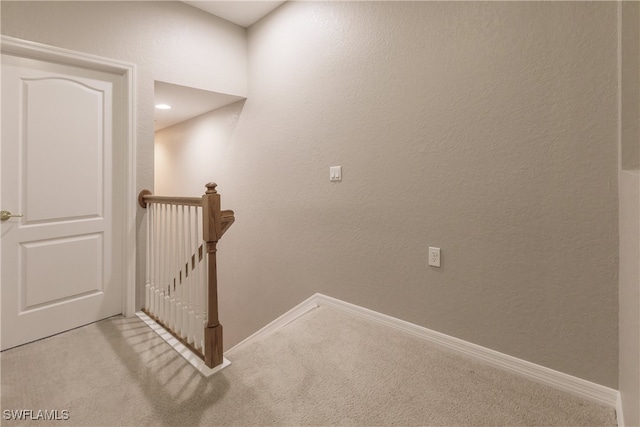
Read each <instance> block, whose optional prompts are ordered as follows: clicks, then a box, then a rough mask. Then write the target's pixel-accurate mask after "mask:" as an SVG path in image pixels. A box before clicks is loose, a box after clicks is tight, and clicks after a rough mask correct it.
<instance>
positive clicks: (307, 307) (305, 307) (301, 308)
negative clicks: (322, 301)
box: [227, 294, 320, 353]
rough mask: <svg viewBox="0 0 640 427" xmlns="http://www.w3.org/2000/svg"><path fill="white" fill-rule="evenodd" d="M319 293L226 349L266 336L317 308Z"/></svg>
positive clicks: (233, 348) (238, 346)
mask: <svg viewBox="0 0 640 427" xmlns="http://www.w3.org/2000/svg"><path fill="white" fill-rule="evenodd" d="M318 295H320V294H315V295H313V296H312V297H310V298H308V299H306V300H304V301H303V302H301V303H300V304H298V305H297V306H295V307H293V308H292V309H291V310H289V311H287V312H286V313H284V314H283V315H282V316H280V317H278V318H277V319H276V320H274V321H273V322H271V323H269V324H268V325H267V326H265V327H263V328H261V329H260V330H258V331H257V332H255V333H253V334H252V335H250V336H249V337H247V338H245V339H244V340H242V341H240V342H239V343H238V344H236V345H234V346H233V347H232V348H230V349H229V350H227V353H228V352H231V351H233V350H236V349H238V348H240V347H243V346H245V345H246V344H248V343H249V342H251V341H253V340H254V339H256V338H258V337H261V336H266V335H269V334H271V333H273V332H275V331H277V330H278V329H280V328H282V327H283V326H285V325H287V324H289V323H291V322H293V321H294V320H296V319H297V318H298V317H300V316H302V315H303V314H305V313H307V312H309V311H311V310H313V309H315V308H318V303H317V296H318Z"/></svg>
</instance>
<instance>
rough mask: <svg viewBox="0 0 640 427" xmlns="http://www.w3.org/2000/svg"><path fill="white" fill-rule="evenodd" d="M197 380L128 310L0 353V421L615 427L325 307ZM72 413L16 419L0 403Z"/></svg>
mask: <svg viewBox="0 0 640 427" xmlns="http://www.w3.org/2000/svg"><path fill="white" fill-rule="evenodd" d="M226 357H227V358H228V359H229V360H230V361H231V363H232V365H231V366H230V367H228V368H226V369H225V370H223V371H222V372H220V373H218V374H216V375H214V376H213V377H210V378H208V379H207V378H204V377H202V376H201V375H200V374H199V373H197V372H195V371H194V369H193V368H192V367H191V365H189V364H188V363H187V362H186V361H184V359H182V358H181V357H180V356H179V355H178V354H177V353H176V352H175V351H174V350H173V349H172V348H170V347H169V346H168V345H167V344H166V343H165V342H164V341H162V340H161V339H160V338H159V337H158V336H157V335H156V334H155V333H153V332H152V331H151V330H150V329H149V328H148V327H147V326H145V325H144V324H143V323H142V322H141V321H140V320H138V319H137V318H122V317H115V318H111V319H107V320H104V321H101V322H97V323H94V324H92V325H89V326H85V327H82V328H79V329H75V330H73V331H70V332H66V333H64V334H60V335H57V336H54V337H51V338H47V339H44V340H41V341H37V342H35V343H32V344H28V345H25V346H21V347H17V348H15V349H11V350H7V351H5V352H3V353H1V354H0V369H1V374H2V377H1V381H0V382H1V387H2V388H1V392H0V406H1V408H2V410H3V411H2V414H3V419H2V425H20V426H26V425H37V426H44V425H56V426H66V425H76V426H98V425H102V426H124V425H132V426H134V425H135V426H143V425H148V426H190V425H201V426H216V425H237V426H251V425H264V426H271V425H278V426H280V425H283V426H292V425H361V426H364V425H366V426H374V425H403V426H413V425H427V426H431V425H433V426H517V425H530V426H565V425H566V426H613V425H616V420H615V411H614V410H612V409H611V408H606V407H602V406H599V405H596V404H593V403H591V402H589V401H586V400H582V399H579V398H576V397H573V396H571V395H568V394H565V393H562V392H559V391H556V390H554V389H551V388H550V387H547V386H543V385H539V384H536V383H533V382H531V381H529V380H527V379H524V378H521V377H519V376H516V375H512V374H509V373H506V372H503V371H500V370H498V369H495V368H492V367H488V366H484V365H482V364H479V363H476V362H474V361H472V360H469V359H467V358H464V357H461V356H459V355H457V354H455V353H453V352H450V351H448V350H445V349H441V348H438V347H436V346H434V345H432V344H429V343H427V342H424V341H423V340H420V339H418V338H416V337H413V336H410V335H407V334H404V333H403V332H399V331H397V330H394V329H391V328H389V327H386V326H383V325H380V324H376V323H372V322H370V321H367V320H365V319H362V318H359V317H355V316H352V315H350V314H346V313H343V312H341V311H337V310H334V309H331V308H328V307H320V308H318V309H315V310H313V311H311V312H309V313H307V314H305V315H304V316H302V317H301V318H299V319H297V320H296V321H294V322H292V323H290V324H288V325H287V326H285V327H283V328H281V329H280V330H278V331H277V332H275V333H274V334H272V335H270V336H268V337H263V338H260V339H257V340H255V341H253V342H251V343H249V344H247V345H244V346H242V347H240V348H238V349H235V350H233V351H230V352H227V353H226ZM19 409H32V410H34V411H37V410H58V411H63V410H66V411H69V412H68V413H69V419H68V420H66V421H51V422H45V421H13V420H6V419H5V412H4V411H5V410H19Z"/></svg>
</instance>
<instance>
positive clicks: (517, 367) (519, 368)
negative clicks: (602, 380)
mask: <svg viewBox="0 0 640 427" xmlns="http://www.w3.org/2000/svg"><path fill="white" fill-rule="evenodd" d="M320 306H327V307H332V308H335V309H338V310H342V311H344V312H348V313H351V314H353V315H356V316H361V317H364V318H366V319H369V320H371V321H374V322H377V323H381V324H384V325H387V326H390V327H392V328H395V329H398V330H401V331H404V332H407V333H409V334H412V335H414V336H417V337H420V338H422V339H425V340H427V341H429V342H432V343H435V344H438V345H441V346H444V347H446V348H449V349H451V350H453V351H456V352H457V353H461V354H464V355H466V356H468V357H471V358H473V359H475V360H478V361H480V362H482V363H485V364H488V365H491V366H494V367H497V368H499V369H503V370H506V371H509V372H513V373H516V374H518V375H522V376H524V377H527V378H529V379H531V380H533V381H535V382H538V383H541V384H545V385H548V386H550V387H553V388H555V389H557V390H561V391H564V392H567V393H570V394H572V395H574V396H578V397H582V398H585V399H588V400H590V401H592V402H595V403H599V404H601V405H604V406H608V407H610V408H615V409H616V411H617V412H618V413H619V415H618V417H619V418H618V419H619V420H621V419H622V408H621V405H620V397H619V396H620V394H619V392H618V390H614V389H612V388H609V387H605V386H603V385H600V384H596V383H593V382H590V381H586V380H583V379H581V378H578V377H574V376H572V375H568V374H565V373H562V372H559V371H556V370H553V369H549V368H546V367H544V366H541V365H536V364H535V363H531V362H527V361H526V360H522V359H518V358H516V357H513V356H509V355H507V354H504V353H500V352H497V351H494V350H490V349H488V348H485V347H481V346H479V345H476V344H472V343H470V342H467V341H463V340H460V339H457V338H454V337H451V336H448V335H445V334H442V333H439V332H436V331H432V330H430V329H427V328H424V327H422V326H418V325H415V324H413V323H409V322H405V321H404V320H400V319H396V318H394V317H391V316H387V315H385V314H381V313H377V312H375V311H372V310H369V309H366V308H363V307H360V306H357V305H354V304H350V303H348V302H344V301H341V300H338V299H335V298H331V297H328V296H326V295H322V294H315V295H313V296H312V297H310V298H309V299H307V300H305V301H303V302H302V303H301V304H299V305H298V306H296V307H294V308H293V309H291V310H289V311H288V312H286V313H285V314H283V315H282V316H280V317H279V318H277V319H276V320H274V321H273V322H271V323H269V324H268V325H267V326H265V327H264V328H262V329H260V330H259V331H258V332H256V333H255V334H253V335H251V336H250V337H249V338H247V339H245V340H244V341H242V342H241V343H239V344H237V345H236V346H234V347H233V348H232V349H231V350H229V351H232V350H234V349H236V348H238V347H240V346H244V345H246V344H247V343H248V342H250V341H251V340H253V339H254V338H256V337H258V336H262V335H268V334H270V333H272V332H273V331H275V330H277V329H279V328H281V327H283V326H284V325H286V324H288V323H290V322H292V321H293V320H295V319H297V318H298V317H300V316H302V315H303V314H305V313H306V312H308V311H310V310H312V309H314V308H317V307H320ZM618 408H620V410H619V411H618ZM619 425H620V426H621V425H622V424H619Z"/></svg>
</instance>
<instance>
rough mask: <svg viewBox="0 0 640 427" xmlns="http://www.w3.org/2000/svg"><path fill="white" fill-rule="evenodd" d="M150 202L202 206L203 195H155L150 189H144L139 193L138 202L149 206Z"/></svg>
mask: <svg viewBox="0 0 640 427" xmlns="http://www.w3.org/2000/svg"><path fill="white" fill-rule="evenodd" d="M149 203H166V204H168V205H185V206H201V205H202V197H173V196H154V195H153V194H151V191H149V190H142V191H141V192H140V194H139V195H138V204H139V205H140V207H142V208H145V209H146V208H147V205H148V204H149Z"/></svg>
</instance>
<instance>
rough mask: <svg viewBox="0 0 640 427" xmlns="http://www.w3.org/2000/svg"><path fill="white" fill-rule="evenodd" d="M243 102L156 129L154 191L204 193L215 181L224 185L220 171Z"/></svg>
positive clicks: (170, 193) (181, 193)
mask: <svg viewBox="0 0 640 427" xmlns="http://www.w3.org/2000/svg"><path fill="white" fill-rule="evenodd" d="M243 106H244V101H239V102H235V103H233V104H231V105H228V106H226V107H222V108H219V109H217V110H214V111H210V112H208V113H206V114H203V115H201V116H198V117H195V118H193V119H191V120H188V121H185V122H182V123H179V124H177V125H175V126H171V127H168V128H165V129H162V130H161V131H158V132H156V134H155V150H154V153H155V176H154V193H155V194H157V195H165V196H170V195H180V196H201V195H202V194H203V193H204V192H205V190H206V188H205V187H204V184H206V183H207V182H212V181H213V182H216V183H217V184H218V185H219V186H221V188H224V186H225V184H226V182H225V180H224V177H223V176H220V174H219V173H218V171H219V170H220V168H221V166H222V162H223V161H224V159H225V153H226V151H227V149H228V147H229V144H230V141H231V137H232V135H233V132H234V131H235V129H236V126H237V123H238V118H239V117H240V114H241V113H242V107H243Z"/></svg>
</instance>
